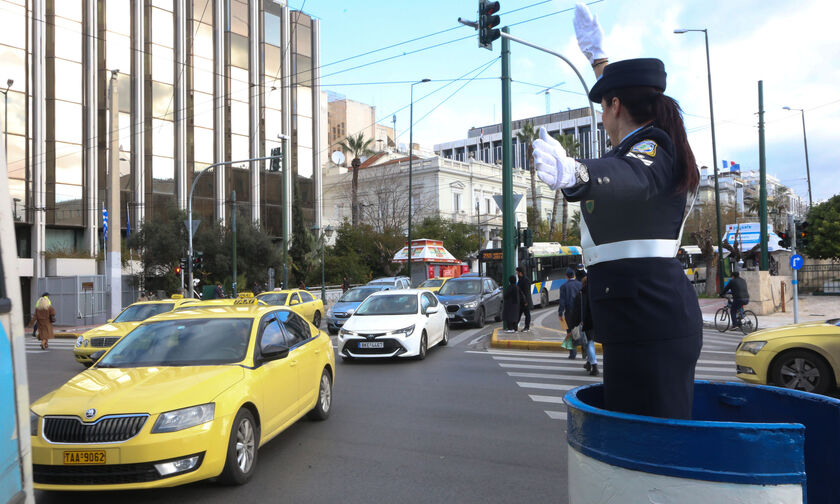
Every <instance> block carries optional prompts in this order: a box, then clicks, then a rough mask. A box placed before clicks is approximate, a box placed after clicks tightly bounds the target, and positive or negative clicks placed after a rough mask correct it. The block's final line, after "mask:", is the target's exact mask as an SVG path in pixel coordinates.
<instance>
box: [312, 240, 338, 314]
mask: <svg viewBox="0 0 840 504" xmlns="http://www.w3.org/2000/svg"><path fill="white" fill-rule="evenodd" d="M311 229H312V231H313V232H314V233H315V234H316V235H317V234H318V232H319V231H321V228H319V227H318V225H317V224H315V225H314V226H312V228H311ZM332 232H333V228H332V226H329V225H328V226H327V227H325V228H324V234H323V235H321V236H319V238H320V241H321V301H323V302H325V303H326V300H327V285H326V279H325V277H326V275H325V274H324V246H325V244H324V242H325V241H326V240H327V238H329V237H330V235H332Z"/></svg>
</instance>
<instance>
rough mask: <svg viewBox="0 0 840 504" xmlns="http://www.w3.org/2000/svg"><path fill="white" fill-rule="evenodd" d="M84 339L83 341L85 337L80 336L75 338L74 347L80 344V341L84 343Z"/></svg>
mask: <svg viewBox="0 0 840 504" xmlns="http://www.w3.org/2000/svg"><path fill="white" fill-rule="evenodd" d="M84 341H85V339H84V338H83V337H81V336H79V337H78V338H76V348H79V347H80V346H82V343H84Z"/></svg>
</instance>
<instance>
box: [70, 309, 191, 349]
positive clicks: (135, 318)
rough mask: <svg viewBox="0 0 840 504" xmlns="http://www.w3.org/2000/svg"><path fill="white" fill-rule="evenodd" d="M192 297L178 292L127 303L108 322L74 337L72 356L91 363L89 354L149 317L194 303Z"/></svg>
mask: <svg viewBox="0 0 840 504" xmlns="http://www.w3.org/2000/svg"><path fill="white" fill-rule="evenodd" d="M195 302H196V300H194V299H184V298H183V297H179V295H178V294H176V295H173V296H172V299H161V300H157V301H140V302H138V303H134V304H131V305H128V306H127V307H126V308H125V309H124V310H123V311H122V312H120V314H119V315H117V316H116V317H114V318H113V319H112V320H109V321H108V323H106V324H104V325H101V326H99V327H94V328H93V329H91V330H89V331H86V332H84V333H82V334H81V335H80V336H79V337H78V338H76V346H75V347H74V348H73V357H75V358H76V362H78V363H80V364H83V365H85V366H90V365H91V364H93V359H91V357H90V356H91V354H94V353H96V352H99V351H100V350H107V349H108V348H111V346H113V345H114V343H116V342H117V341H119V340H120V338H122V337H123V336H125V335H126V334H128V333H129V331H131V330H132V329H134V328H135V327H137V326H138V325H140V323H141V322H143V321H144V320H146V319H147V318H149V317H153V316H155V315H158V314H161V313H165V312H168V311H172V310H174V309H176V308H178V307H180V306H182V305H189V304H193V303H195Z"/></svg>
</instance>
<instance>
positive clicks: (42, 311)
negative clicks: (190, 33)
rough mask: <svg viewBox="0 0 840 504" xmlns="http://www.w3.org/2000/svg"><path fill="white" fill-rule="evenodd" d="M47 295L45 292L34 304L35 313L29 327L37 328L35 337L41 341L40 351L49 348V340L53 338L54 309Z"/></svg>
mask: <svg viewBox="0 0 840 504" xmlns="http://www.w3.org/2000/svg"><path fill="white" fill-rule="evenodd" d="M49 295H50V294H49V293H48V292H45V293H44V294H43V295H41V297H40V298H38V301H37V302H36V303H35V313H34V314H33V315H32V320H31V321H30V322H29V325H33V324H34V325H35V326H36V327H37V329H36V332H37V337H38V339H39V340H41V350H46V349H47V348H49V346H50V345H49V340H51V339H52V338H53V336H54V334H53V324H54V323H55V308H53V307H52V303H50V298H49Z"/></svg>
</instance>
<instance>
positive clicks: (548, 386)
mask: <svg viewBox="0 0 840 504" xmlns="http://www.w3.org/2000/svg"><path fill="white" fill-rule="evenodd" d="M516 384H517V385H519V386H520V387H522V388H535V389H542V390H572V389H573V388H575V387H577V385H567V384H565V383H536V382H516Z"/></svg>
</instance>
